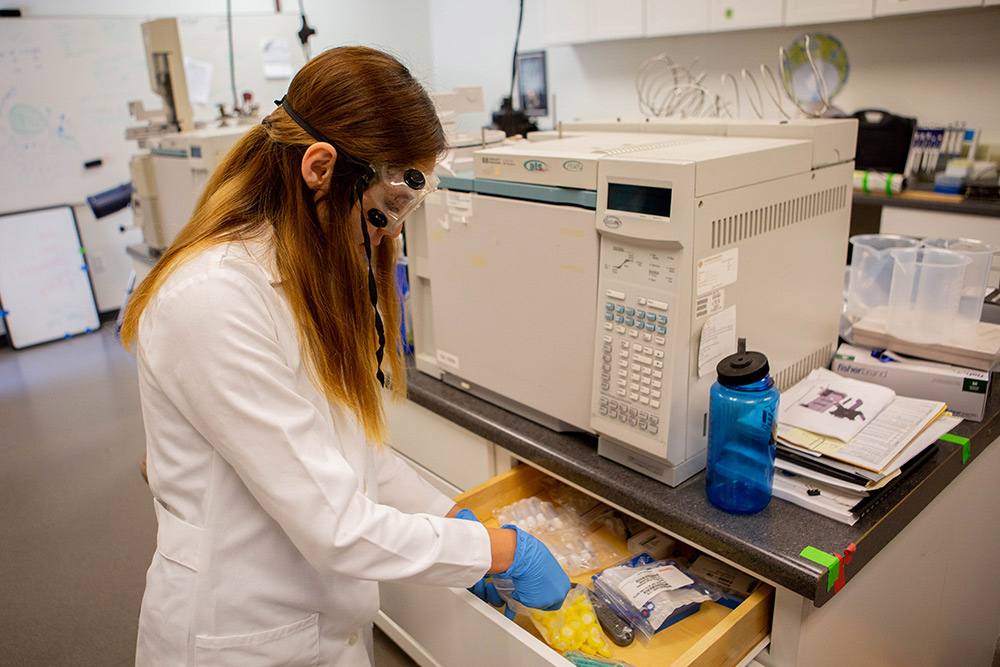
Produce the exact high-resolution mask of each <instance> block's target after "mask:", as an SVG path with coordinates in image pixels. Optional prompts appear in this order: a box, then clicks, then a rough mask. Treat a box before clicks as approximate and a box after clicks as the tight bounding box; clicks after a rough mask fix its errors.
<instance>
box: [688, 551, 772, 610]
mask: <svg viewBox="0 0 1000 667" xmlns="http://www.w3.org/2000/svg"><path fill="white" fill-rule="evenodd" d="M688 573H689V574H692V575H694V576H696V577H698V578H700V579H701V580H702V581H704V582H706V583H707V584H709V585H710V586H712V587H713V588H715V590H717V591H719V593H720V594H721V595H722V597H720V598H719V599H718V600H716V602H718V603H719V604H721V605H724V606H726V607H729V608H730V609H736V608H737V607H738V606H740V604H742V602H743V601H744V600H746V599H747V598H748V597H750V594H751V593H753V592H754V591H755V590H757V588H758V587H759V586H760V582H759V581H757V580H756V579H754V578H753V577H751V576H750V575H747V574H743V573H742V572H740V571H739V570H737V569H736V568H735V567H733V566H731V565H726V564H725V563H723V562H722V561H721V560H719V559H717V558H712V557H711V556H706V555H705V554H702V555H700V556H698V557H697V558H695V559H694V562H693V563H691V567H689V568H688Z"/></svg>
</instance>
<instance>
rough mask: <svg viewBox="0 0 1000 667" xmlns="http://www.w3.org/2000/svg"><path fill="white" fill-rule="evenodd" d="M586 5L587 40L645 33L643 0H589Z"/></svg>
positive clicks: (625, 36)
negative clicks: (611, 0)
mask: <svg viewBox="0 0 1000 667" xmlns="http://www.w3.org/2000/svg"><path fill="white" fill-rule="evenodd" d="M584 7H585V9H584V11H585V12H586V15H587V20H588V25H587V41H590V42H597V41H602V40H606V39H630V38H633V37H642V36H643V34H644V32H643V25H642V24H643V9H642V7H643V0H615V1H614V2H609V0H589V1H588V2H587V3H585V5H584ZM578 11H579V10H578Z"/></svg>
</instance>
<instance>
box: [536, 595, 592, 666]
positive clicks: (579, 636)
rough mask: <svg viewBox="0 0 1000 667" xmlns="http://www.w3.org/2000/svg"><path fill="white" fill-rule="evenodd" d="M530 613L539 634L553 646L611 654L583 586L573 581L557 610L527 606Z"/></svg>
mask: <svg viewBox="0 0 1000 667" xmlns="http://www.w3.org/2000/svg"><path fill="white" fill-rule="evenodd" d="M529 613H530V616H531V622H532V623H533V624H534V625H535V628H536V629H537V630H538V632H539V634H541V635H542V638H543V639H544V640H545V641H546V643H548V645H549V646H551V647H552V648H554V649H555V650H557V651H559V652H561V653H565V652H566V651H580V652H582V653H584V654H585V655H591V656H601V657H604V658H609V657H611V648H610V645H609V642H608V640H607V638H606V637H605V636H604V632H603V631H602V630H601V626H600V624H599V623H598V621H597V613H596V612H595V611H594V607H593V605H592V604H591V603H590V596H589V595H588V594H587V589H586V588H585V587H584V586H581V585H579V584H574V585H573V587H572V588H570V589H569V593H568V594H567V595H566V599H565V600H564V601H563V604H562V606H561V607H560V608H559V609H557V610H556V611H540V610H530V611H529Z"/></svg>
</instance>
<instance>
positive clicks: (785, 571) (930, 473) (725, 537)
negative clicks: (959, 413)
mask: <svg viewBox="0 0 1000 667" xmlns="http://www.w3.org/2000/svg"><path fill="white" fill-rule="evenodd" d="M408 396H409V399H410V400H411V401H413V402H414V403H417V404H419V405H421V406H423V407H425V408H427V409H429V410H431V411H432V412H435V413H437V414H439V415H441V416H442V417H445V418H447V419H449V420H451V421H452V422H454V423H456V424H458V425H459V426H462V427H464V428H466V429H467V430H469V431H472V432H473V433H476V434H477V435H480V436H482V437H483V438H486V439H487V440H489V441H491V442H493V443H495V444H497V445H499V446H501V447H503V448H504V449H507V450H508V451H510V452H512V453H513V454H515V455H516V456H518V457H519V458H521V459H524V460H526V461H529V462H531V463H532V464H534V465H536V466H538V467H540V468H542V469H544V470H547V471H549V472H551V473H552V474H553V475H555V476H557V477H561V478H562V479H565V480H567V481H569V482H572V483H573V484H576V485H577V486H579V487H581V488H584V489H587V490H588V491H590V492H591V493H593V494H595V495H597V496H600V497H601V498H604V499H606V500H608V501H609V502H611V503H613V504H614V505H617V506H619V507H621V508H623V509H626V510H628V511H629V512H631V513H633V514H635V515H637V516H639V517H642V518H644V519H646V520H647V521H649V522H651V523H654V524H656V525H659V526H662V527H663V528H666V529H668V530H669V531H671V532H672V533H674V534H675V535H678V536H680V537H681V538H683V539H684V540H687V541H688V542H690V543H692V544H694V545H697V546H699V547H701V548H702V549H705V550H707V551H711V552H713V553H716V554H718V555H719V556H722V557H723V558H726V559H728V560H730V561H732V562H733V563H736V564H738V565H740V566H741V567H743V568H746V569H747V570H749V571H751V572H754V573H756V574H757V575H758V576H760V577H762V578H764V579H767V580H770V581H772V582H774V583H776V584H778V585H779V586H783V587H785V588H788V589H790V590H792V591H794V592H795V593H798V594H799V595H802V596H803V597H805V598H808V599H810V600H813V601H814V603H815V605H816V606H817V607H818V606H822V605H823V604H824V603H826V602H827V601H828V600H829V599H830V598H831V597H833V595H834V594H835V592H836V591H839V590H840V586H837V587H832V586H831V585H830V582H829V578H828V571H827V570H826V569H825V568H824V567H822V566H820V565H819V564H817V563H815V562H813V561H811V560H808V559H806V558H804V557H802V556H800V555H799V554H800V552H801V551H802V550H803V549H804V548H806V547H808V546H812V547H815V548H816V549H819V550H820V551H823V552H826V553H828V554H840V555H844V554H845V553H846V552H848V551H849V550H850V547H851V545H854V547H855V549H854V553H853V557H852V558H851V559H850V560H849V561H848V562H847V564H846V565H845V566H844V567H843V568H842V569H843V573H844V582H846V585H847V587H849V583H850V579H851V577H852V576H853V575H854V574H855V573H857V572H858V571H859V570H860V569H861V568H862V567H864V565H865V564H866V563H867V562H868V561H870V560H871V559H872V558H873V557H874V556H875V554H877V553H878V552H879V551H880V550H881V549H882V548H883V547H884V546H885V545H886V544H888V543H889V541H890V540H892V538H893V537H895V536H896V535H897V534H898V533H899V532H900V531H901V530H902V529H903V528H904V527H905V526H906V525H907V524H908V523H909V522H910V521H912V520H913V518H914V517H915V516H917V514H918V513H919V512H920V511H921V510H922V509H923V508H924V507H926V506H927V505H928V504H929V503H930V502H931V501H932V500H933V499H934V498H935V497H936V496H937V495H938V494H939V493H940V492H941V490H942V489H944V488H945V487H946V486H947V485H948V484H949V483H950V482H951V481H952V480H953V479H955V477H956V476H957V475H958V474H959V473H961V472H962V470H963V468H964V467H965V466H966V465H968V464H969V463H971V462H972V460H974V459H975V458H976V456H977V455H978V454H979V453H981V452H982V451H983V449H985V448H986V447H987V446H988V445H989V444H990V443H992V442H993V441H994V440H995V439H996V438H997V436H998V435H1000V418H998V413H1000V399H998V398H997V396H996V392H995V391H993V390H992V389H991V393H990V398H989V402H988V404H987V417H986V419H985V420H984V421H983V422H982V423H975V422H969V421H965V422H962V423H961V424H960V425H959V426H958V427H957V428H956V429H955V430H954V431H953V434H954V435H958V436H963V437H966V438H969V440H970V445H969V453H968V457H967V460H966V461H964V462H963V458H965V457H964V456H963V448H962V446H960V445H957V444H954V443H951V442H945V441H939V442H938V443H937V445H938V451H937V453H936V454H935V455H934V457H933V458H931V459H930V460H928V461H927V462H926V463H924V464H923V465H921V466H920V467H919V468H917V469H916V470H914V472H913V474H911V475H910V476H909V477H907V478H906V479H904V480H903V481H901V482H900V483H899V484H898V485H896V486H895V487H894V488H893V489H892V490H890V491H888V492H887V493H886V494H885V495H884V496H883V499H882V500H881V501H880V502H879V503H878V504H876V505H875V506H874V507H873V508H872V509H871V510H870V511H869V512H868V513H867V514H865V515H864V516H862V517H861V519H860V520H859V521H858V522H857V523H856V524H855V525H854V526H847V525H844V524H841V523H838V522H836V521H833V520H832V519H828V518H826V517H823V516H821V515H819V514H815V513H813V512H810V511H808V510H805V509H803V508H801V507H798V506H797V505H793V504H791V503H788V502H785V501H782V500H779V499H774V500H772V502H771V503H770V504H769V505H768V507H767V508H765V509H764V510H763V511H762V512H760V513H758V514H754V515H749V516H746V515H733V514H727V513H725V512H723V511H721V510H718V509H716V508H715V507H714V506H713V505H711V504H710V503H709V502H708V499H707V498H706V496H705V490H704V487H705V475H704V472H701V473H699V474H697V475H695V476H694V477H692V478H691V479H689V480H687V481H686V482H684V483H683V484H681V485H680V486H678V487H676V488H672V487H669V486H666V485H664V484H661V483H659V482H656V481H654V480H652V479H650V478H648V477H646V476H644V475H641V474H639V473H637V472H635V471H633V470H631V469H629V468H626V467H624V466H622V465H619V464H618V463H615V462H614V461H611V460H609V459H606V458H603V457H601V456H598V454H597V439H596V438H595V437H593V436H590V435H587V434H581V433H557V432H555V431H552V430H549V429H547V428H545V427H543V426H540V425H538V424H535V423H534V422H531V421H528V420H526V419H524V418H522V417H519V416H517V415H515V414H513V413H511V412H508V411H506V410H504V409H502V408H499V407H496V406H495V405H492V404H491V403H487V402H486V401H483V400H481V399H479V398H476V397H475V396H472V395H470V394H467V393H465V392H463V391H460V390H458V389H456V388H454V387H451V386H449V385H447V384H445V383H443V382H441V381H439V380H436V379H434V378H431V377H429V376H427V375H424V374H423V373H420V372H418V371H416V370H415V369H413V368H411V369H410V373H409V390H408ZM845 560H846V559H845Z"/></svg>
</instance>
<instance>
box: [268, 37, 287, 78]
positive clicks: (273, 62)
mask: <svg viewBox="0 0 1000 667" xmlns="http://www.w3.org/2000/svg"><path fill="white" fill-rule="evenodd" d="M260 55H261V59H262V61H263V64H264V78H265V79H291V78H292V74H294V72H293V71H292V49H291V47H290V46H289V45H288V42H287V41H285V40H283V39H262V40H261V42H260Z"/></svg>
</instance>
